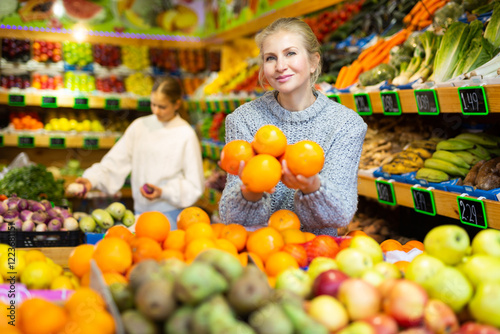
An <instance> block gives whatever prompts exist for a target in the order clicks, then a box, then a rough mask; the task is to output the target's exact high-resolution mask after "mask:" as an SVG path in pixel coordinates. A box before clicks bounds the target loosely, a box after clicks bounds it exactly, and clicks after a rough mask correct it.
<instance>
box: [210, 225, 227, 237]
mask: <svg viewBox="0 0 500 334" xmlns="http://www.w3.org/2000/svg"><path fill="white" fill-rule="evenodd" d="M210 226H212V230H213V231H214V237H215V238H217V239H218V238H220V237H221V236H220V235H221V233H222V229H223V228H224V226H226V224H222V223H216V224H210Z"/></svg>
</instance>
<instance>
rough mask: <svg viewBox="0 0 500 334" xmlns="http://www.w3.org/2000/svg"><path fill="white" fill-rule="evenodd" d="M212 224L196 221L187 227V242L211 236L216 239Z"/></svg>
mask: <svg viewBox="0 0 500 334" xmlns="http://www.w3.org/2000/svg"><path fill="white" fill-rule="evenodd" d="M214 236H215V235H214V230H212V226H211V225H210V224H206V223H195V224H192V225H190V226H189V227H188V228H187V229H186V244H189V243H190V242H191V241H193V240H194V239H198V238H209V239H215V237H214Z"/></svg>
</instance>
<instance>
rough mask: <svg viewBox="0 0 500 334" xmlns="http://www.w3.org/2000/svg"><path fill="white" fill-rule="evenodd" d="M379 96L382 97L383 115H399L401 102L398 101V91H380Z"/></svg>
mask: <svg viewBox="0 0 500 334" xmlns="http://www.w3.org/2000/svg"><path fill="white" fill-rule="evenodd" d="M380 98H381V99H382V108H383V109H384V115H389V116H398V115H401V102H399V94H398V92H380Z"/></svg>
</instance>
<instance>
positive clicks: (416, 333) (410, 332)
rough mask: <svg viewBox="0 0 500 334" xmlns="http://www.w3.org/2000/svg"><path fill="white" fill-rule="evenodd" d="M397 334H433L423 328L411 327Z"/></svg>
mask: <svg viewBox="0 0 500 334" xmlns="http://www.w3.org/2000/svg"><path fill="white" fill-rule="evenodd" d="M399 334H434V333H433V332H431V331H429V330H428V329H427V328H425V327H412V328H408V329H406V330H404V331H401V332H399Z"/></svg>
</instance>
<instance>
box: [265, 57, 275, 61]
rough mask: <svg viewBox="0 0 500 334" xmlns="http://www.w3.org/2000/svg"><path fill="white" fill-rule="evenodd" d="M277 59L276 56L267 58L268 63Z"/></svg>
mask: <svg viewBox="0 0 500 334" xmlns="http://www.w3.org/2000/svg"><path fill="white" fill-rule="evenodd" d="M274 59H276V58H275V57H274V56H268V57H266V61H271V60H274Z"/></svg>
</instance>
